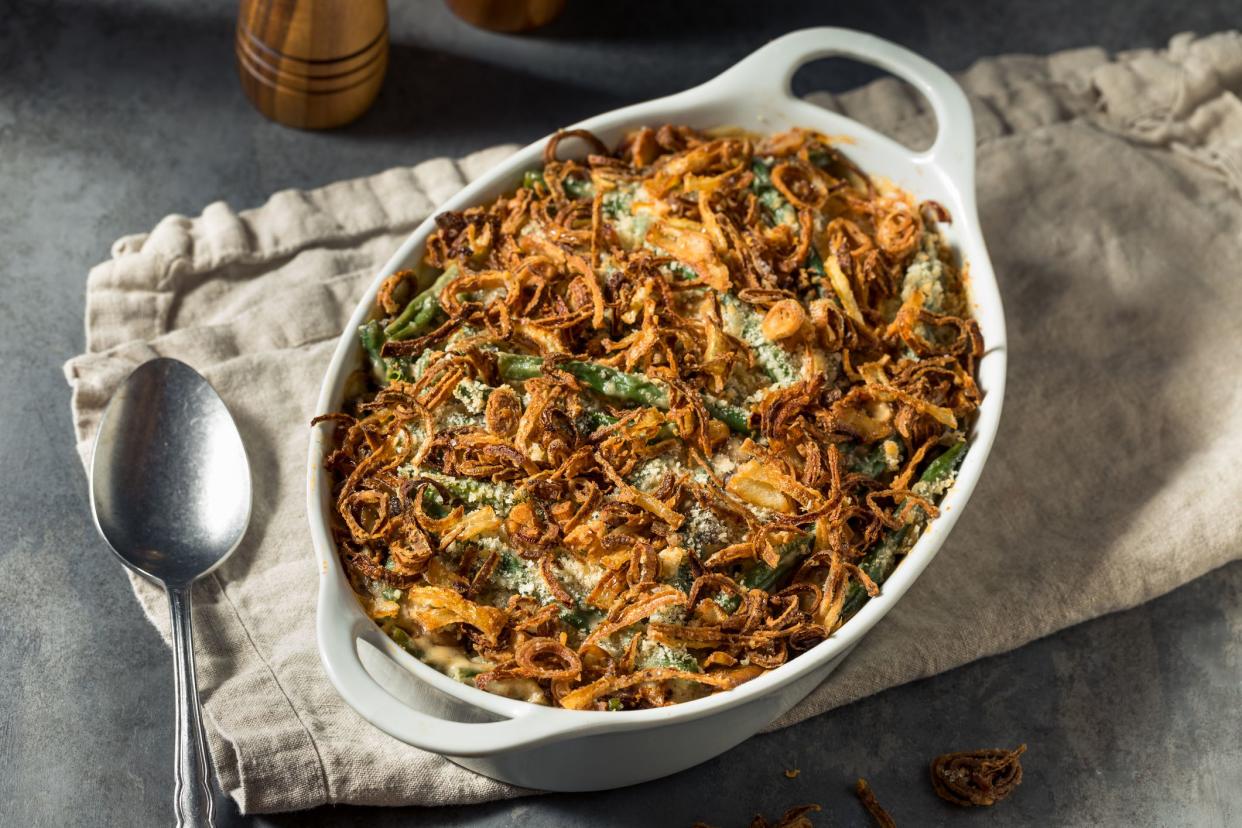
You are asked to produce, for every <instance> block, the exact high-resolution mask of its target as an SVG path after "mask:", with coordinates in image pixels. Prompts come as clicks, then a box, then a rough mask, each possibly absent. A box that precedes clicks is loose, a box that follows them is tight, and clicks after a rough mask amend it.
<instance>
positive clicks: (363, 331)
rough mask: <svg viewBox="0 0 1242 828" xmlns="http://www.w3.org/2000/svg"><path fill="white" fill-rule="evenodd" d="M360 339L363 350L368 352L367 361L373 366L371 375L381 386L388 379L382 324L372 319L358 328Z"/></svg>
mask: <svg viewBox="0 0 1242 828" xmlns="http://www.w3.org/2000/svg"><path fill="white" fill-rule="evenodd" d="M358 339H359V340H361V342H362V350H363V351H365V352H366V355H367V361H368V362H369V363H370V365H371V375H372V376H373V377H375V381H376V382H378V383H380V384H381V385H383V384H386V382H387V379H388V363H387V361H385V359H384V357H383V354H382V350H383V348H384V331H383V329H382V328H381V327H380V323H379V322H377V321H376V320H374V319H372V320H371V321H370V322H368V323H367V324H365V325H362V326H361V327H359V328H358Z"/></svg>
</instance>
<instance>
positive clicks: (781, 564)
mask: <svg viewBox="0 0 1242 828" xmlns="http://www.w3.org/2000/svg"><path fill="white" fill-rule="evenodd" d="M810 549H811V539H810V538H798V539H797V540H792V541H790V542H789V543H786V544H783V545H782V546H781V548H780V549H779V550H778V553H779V554H780V560H779V561H777V563H776V566H774V567H772V566H768V565H767V564H766V563H764V562H763V561H759V562H758V563H756V564H755V565H754V566H753V567H751V568H750V569H748V570H747V571H746V572H744V573H742V576H741V577H740V578H738V583H739V584H741V585H742V586H744V587H746V588H747V589H762V590H765V591H766V590H769V589H771V588H772V586H773V585H774V584H775V583H776V582H777V581H779V580H780V579H781V578H784V577H785V575H787V574H788V573H789V572H790V570H792V569H793V567H794V564H796V563H798V562H799V561H801V560H802V558H803V557H804V556H805V555H806V553H807V552H809V551H810Z"/></svg>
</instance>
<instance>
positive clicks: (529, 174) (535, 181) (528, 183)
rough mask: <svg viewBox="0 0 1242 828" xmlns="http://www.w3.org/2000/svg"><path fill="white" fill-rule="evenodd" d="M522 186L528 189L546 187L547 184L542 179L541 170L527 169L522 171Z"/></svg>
mask: <svg viewBox="0 0 1242 828" xmlns="http://www.w3.org/2000/svg"><path fill="white" fill-rule="evenodd" d="M522 186H523V187H525V188H526V189H528V190H537V189H539V187H541V186H544V187H546V186H547V184H546V183H545V182H544V180H543V170H527V171H526V172H524V173H522Z"/></svg>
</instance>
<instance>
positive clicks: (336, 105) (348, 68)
mask: <svg viewBox="0 0 1242 828" xmlns="http://www.w3.org/2000/svg"><path fill="white" fill-rule="evenodd" d="M235 51H236V53H237V70H238V73H239V74H240V76H241V85H242V89H243V90H245V92H246V97H248V98H250V102H251V103H253V104H254V105H255V108H256V109H258V110H259V111H260V112H262V113H263V114H264V115H266V116H267V117H269V118H271V119H272V120H274V121H277V122H279V123H282V124H285V125H286V126H291V127H298V128H301V129H326V128H328V127H335V126H341V125H343V124H347V123H349V122H350V121H352V120H354V119H355V118H357V117H359V116H360V115H362V113H364V112H366V111H367V108H368V107H370V106H371V103H372V102H373V101H374V100H375V96H376V95H378V94H379V90H380V86H381V85H382V84H383V82H384V72H385V71H386V70H387V68H388V4H387V1H386V0H241V5H240V7H239V8H238V12H237V36H236V42H235Z"/></svg>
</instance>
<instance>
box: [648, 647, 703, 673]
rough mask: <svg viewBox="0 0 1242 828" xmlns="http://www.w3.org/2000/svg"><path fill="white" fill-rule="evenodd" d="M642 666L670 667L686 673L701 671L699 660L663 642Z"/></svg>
mask: <svg viewBox="0 0 1242 828" xmlns="http://www.w3.org/2000/svg"><path fill="white" fill-rule="evenodd" d="M642 666H644V667H672V668H673V669H675V670H684V671H685V672H687V673H699V672H702V668H701V667H699V660H698V659H697V658H695V657H694V656H692V655H691V654H690V653H686V652H680V653H679V652H677V651H676V650H673V649H671V648H669V647H666V646H664V645H663V644H661V645H659V648H658V649H657V650H656V651H655V652H654V653H652V654H651V656H650V657H649V658H647V659H646V661H645V662H644V663H643V665H642Z"/></svg>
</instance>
